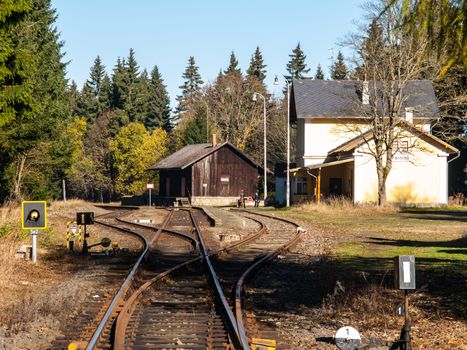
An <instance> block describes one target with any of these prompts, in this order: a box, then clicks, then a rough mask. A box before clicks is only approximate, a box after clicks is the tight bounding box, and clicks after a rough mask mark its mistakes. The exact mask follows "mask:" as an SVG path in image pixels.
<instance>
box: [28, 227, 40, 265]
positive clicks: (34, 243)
mask: <svg viewBox="0 0 467 350" xmlns="http://www.w3.org/2000/svg"><path fill="white" fill-rule="evenodd" d="M30 233H31V236H32V249H31V261H32V262H33V263H35V262H36V261H37V235H38V234H39V231H38V230H30Z"/></svg>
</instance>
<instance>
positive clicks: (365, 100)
mask: <svg viewBox="0 0 467 350" xmlns="http://www.w3.org/2000/svg"><path fill="white" fill-rule="evenodd" d="M362 104H363V105H368V104H370V94H369V90H368V81H367V80H365V81H363V89H362Z"/></svg>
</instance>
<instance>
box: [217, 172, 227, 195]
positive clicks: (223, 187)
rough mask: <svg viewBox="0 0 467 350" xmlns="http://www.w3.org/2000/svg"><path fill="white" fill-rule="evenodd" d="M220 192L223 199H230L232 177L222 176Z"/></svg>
mask: <svg viewBox="0 0 467 350" xmlns="http://www.w3.org/2000/svg"><path fill="white" fill-rule="evenodd" d="M220 184H221V186H220V187H221V188H220V192H219V195H220V196H221V197H228V196H230V176H229V175H221V178H220Z"/></svg>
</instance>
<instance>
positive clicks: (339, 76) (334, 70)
mask: <svg viewBox="0 0 467 350" xmlns="http://www.w3.org/2000/svg"><path fill="white" fill-rule="evenodd" d="M347 74H348V71H347V67H346V66H345V63H344V55H343V54H342V52H340V51H339V53H338V54H337V60H336V62H335V63H334V64H333V65H332V67H331V79H333V80H344V79H346V78H347Z"/></svg>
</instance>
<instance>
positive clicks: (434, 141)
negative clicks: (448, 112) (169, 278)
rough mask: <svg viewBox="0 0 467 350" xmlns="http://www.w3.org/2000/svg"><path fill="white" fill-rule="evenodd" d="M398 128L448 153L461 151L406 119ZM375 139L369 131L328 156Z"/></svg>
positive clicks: (401, 121) (331, 151) (399, 123)
mask: <svg viewBox="0 0 467 350" xmlns="http://www.w3.org/2000/svg"><path fill="white" fill-rule="evenodd" d="M396 126H400V127H403V128H404V129H407V130H409V131H410V132H411V133H412V134H414V135H415V136H417V137H419V138H420V139H422V140H424V141H425V142H427V143H429V144H431V145H433V146H435V147H437V148H439V149H442V150H443V151H446V153H449V154H452V153H457V152H459V150H458V149H457V148H455V147H453V146H451V145H450V144H449V143H446V142H444V141H443V140H441V139H439V138H437V137H436V136H433V135H431V134H429V133H427V132H425V131H423V130H420V129H419V128H416V127H415V126H414V125H413V124H411V123H408V122H407V121H405V120H404V119H399V120H398V121H397V122H396ZM371 139H373V132H372V131H371V130H368V131H366V132H364V133H362V134H361V135H358V136H357V137H355V138H353V139H351V140H349V141H347V142H344V143H343V144H342V145H340V146H338V147H336V148H334V149H332V150H330V151H329V152H328V155H335V154H338V153H346V152H350V151H352V150H354V149H355V148H357V147H360V146H361V145H363V144H364V143H366V142H368V141H370V140H371Z"/></svg>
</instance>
